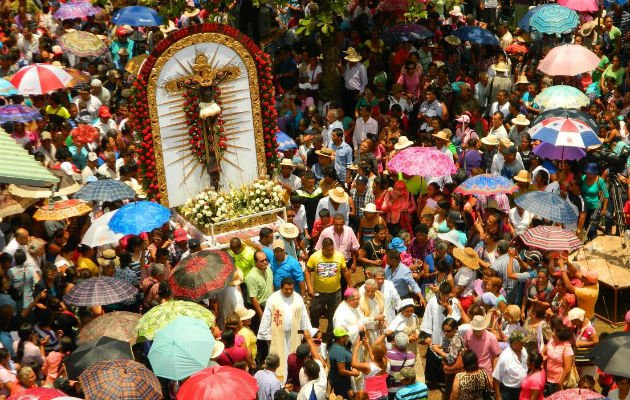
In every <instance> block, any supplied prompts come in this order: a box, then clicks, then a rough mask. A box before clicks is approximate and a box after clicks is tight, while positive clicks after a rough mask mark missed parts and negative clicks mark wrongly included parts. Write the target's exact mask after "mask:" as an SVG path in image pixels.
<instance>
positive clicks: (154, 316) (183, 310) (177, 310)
mask: <svg viewBox="0 0 630 400" xmlns="http://www.w3.org/2000/svg"><path fill="white" fill-rule="evenodd" d="M179 315H185V316H187V317H191V318H197V319H200V320H202V321H204V322H205V323H206V324H207V325H208V327H209V328H212V327H213V326H214V315H213V314H212V313H211V312H210V310H208V309H207V308H205V307H203V306H200V305H199V304H197V303H194V302H192V301H185V300H170V301H167V302H166V303H162V304H160V305H158V306H156V307H153V308H152V309H150V310H149V311H148V312H147V313H146V314H144V315H143V316H142V318H140V321H138V325H137V326H136V331H137V332H138V337H144V338H147V339H149V340H153V338H154V337H155V334H156V332H157V331H159V330H160V329H162V328H163V327H164V326H166V324H168V323H169V322H171V321H172V320H174V319H175V318H177V317H178V316H179Z"/></svg>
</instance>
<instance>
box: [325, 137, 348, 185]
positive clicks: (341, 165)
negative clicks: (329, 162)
mask: <svg viewBox="0 0 630 400" xmlns="http://www.w3.org/2000/svg"><path fill="white" fill-rule="evenodd" d="M343 139H344V134H343V130H342V129H339V128H335V129H333V132H332V146H330V148H331V149H332V150H334V151H335V171H337V180H338V181H339V182H341V183H345V181H346V170H347V169H348V167H349V166H350V165H352V147H350V145H349V144H348V143H346V142H345V141H344V140H343Z"/></svg>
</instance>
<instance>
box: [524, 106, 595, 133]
mask: <svg viewBox="0 0 630 400" xmlns="http://www.w3.org/2000/svg"><path fill="white" fill-rule="evenodd" d="M553 117H565V118H575V119H579V120H580V121H583V122H584V123H585V124H587V125H588V126H590V127H591V128H593V130H594V131H595V132H598V131H599V128H598V124H597V121H595V119H593V117H591V116H590V115H588V114H586V113H584V112H582V111H579V110H574V109H569V108H566V109H565V108H554V109H551V110H546V111H543V112H541V113H540V114H539V115H538V117H536V119H534V121H533V122H532V126H534V125H536V124H537V123H539V122H541V121H544V120H546V119H548V118H553Z"/></svg>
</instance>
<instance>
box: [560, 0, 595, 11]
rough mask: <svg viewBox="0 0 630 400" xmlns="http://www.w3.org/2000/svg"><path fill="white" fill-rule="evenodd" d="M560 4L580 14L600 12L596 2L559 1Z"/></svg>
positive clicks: (588, 0)
mask: <svg viewBox="0 0 630 400" xmlns="http://www.w3.org/2000/svg"><path fill="white" fill-rule="evenodd" d="M558 4H560V5H561V6H565V7H566V8H570V9H571V10H575V11H580V12H594V11H598V10H599V7H597V1H596V0H558Z"/></svg>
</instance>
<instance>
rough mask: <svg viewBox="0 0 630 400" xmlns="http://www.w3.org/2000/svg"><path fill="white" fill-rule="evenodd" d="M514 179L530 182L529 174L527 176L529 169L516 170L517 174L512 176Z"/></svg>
mask: <svg viewBox="0 0 630 400" xmlns="http://www.w3.org/2000/svg"><path fill="white" fill-rule="evenodd" d="M514 180H515V181H517V182H523V183H529V182H531V176H529V171H527V170H525V169H522V170H520V171H518V174H516V176H515V177H514Z"/></svg>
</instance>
